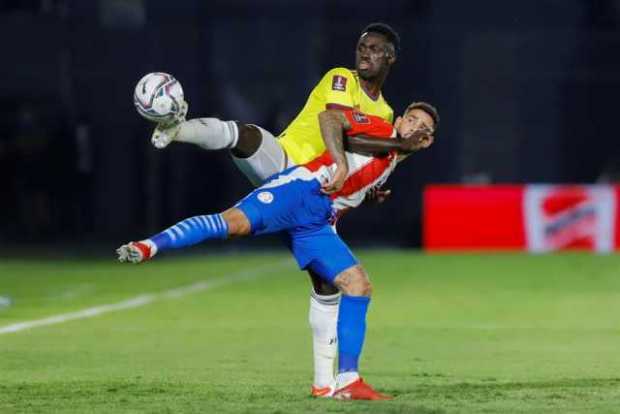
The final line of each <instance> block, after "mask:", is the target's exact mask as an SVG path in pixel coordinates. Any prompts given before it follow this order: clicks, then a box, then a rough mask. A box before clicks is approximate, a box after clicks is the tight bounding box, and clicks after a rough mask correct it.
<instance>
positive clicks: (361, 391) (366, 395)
mask: <svg viewBox="0 0 620 414" xmlns="http://www.w3.org/2000/svg"><path fill="white" fill-rule="evenodd" d="M333 397H334V398H335V399H336V400H391V399H392V398H393V397H391V396H389V395H385V394H381V393H380V392H377V391H375V390H374V389H373V388H372V387H371V386H370V385H368V384H366V383H365V382H364V380H363V379H362V378H361V377H360V378H358V379H357V380H356V381H353V382H352V383H350V384H349V385H347V386H346V387H342V388H340V389H337V390H336V392H335V393H334V396H333Z"/></svg>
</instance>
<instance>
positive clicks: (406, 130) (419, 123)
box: [394, 108, 435, 145]
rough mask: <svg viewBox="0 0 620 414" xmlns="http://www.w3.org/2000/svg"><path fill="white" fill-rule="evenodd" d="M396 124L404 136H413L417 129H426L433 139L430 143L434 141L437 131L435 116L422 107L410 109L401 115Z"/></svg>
mask: <svg viewBox="0 0 620 414" xmlns="http://www.w3.org/2000/svg"><path fill="white" fill-rule="evenodd" d="M394 126H395V127H396V130H397V131H398V135H400V136H401V137H404V138H407V137H409V136H411V134H413V133H414V132H416V131H426V132H428V136H429V138H430V139H431V142H430V143H429V144H428V145H430V144H431V143H432V136H433V134H434V133H435V122H434V121H433V117H432V116H430V115H429V114H428V113H427V112H426V111H424V110H422V109H419V108H415V109H412V110H410V111H409V112H407V113H406V114H405V115H404V116H403V117H400V118H399V119H398V120H397V122H396V123H395V124H394Z"/></svg>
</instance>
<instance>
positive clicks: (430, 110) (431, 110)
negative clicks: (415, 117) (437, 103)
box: [405, 101, 439, 131]
mask: <svg viewBox="0 0 620 414" xmlns="http://www.w3.org/2000/svg"><path fill="white" fill-rule="evenodd" d="M413 109H421V110H423V111H424V112H426V113H427V114H429V115H430V116H431V118H433V124H435V125H433V130H435V131H437V129H438V128H439V112H437V108H435V107H434V106H433V105H431V104H429V103H428V102H423V101H420V102H413V103H411V104H410V105H409V106H408V107H407V109H405V114H407V113H408V112H409V111H411V110H413Z"/></svg>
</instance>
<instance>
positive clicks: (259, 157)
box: [232, 125, 295, 187]
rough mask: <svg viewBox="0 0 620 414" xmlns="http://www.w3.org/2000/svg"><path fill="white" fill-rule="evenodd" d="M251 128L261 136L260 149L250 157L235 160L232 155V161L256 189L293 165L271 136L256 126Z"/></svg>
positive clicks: (276, 140)
mask: <svg viewBox="0 0 620 414" xmlns="http://www.w3.org/2000/svg"><path fill="white" fill-rule="evenodd" d="M253 126H255V127H256V128H258V130H259V131H260V132H261V135H262V136H263V140H262V142H261V144H260V147H258V150H256V152H255V153H254V154H253V155H252V156H251V157H248V158H237V157H235V156H234V155H233V156H232V159H233V161H234V163H235V164H236V165H237V167H238V168H239V169H240V170H241V172H243V174H245V176H246V177H248V179H249V180H250V182H251V183H252V184H253V185H254V186H255V187H258V186H259V185H261V184H262V183H263V182H265V180H266V179H267V178H268V177H270V176H272V175H274V174H276V173H279V172H282V171H284V170H285V169H287V168H289V167H292V166H294V165H295V163H293V162H292V161H291V160H290V158H289V157H288V155H287V154H286V152H284V149H283V148H282V147H281V146H280V144H279V143H278V139H277V138H276V137H274V136H273V134H271V133H270V132H268V131H266V130H264V129H263V128H261V127H259V126H258V125H253Z"/></svg>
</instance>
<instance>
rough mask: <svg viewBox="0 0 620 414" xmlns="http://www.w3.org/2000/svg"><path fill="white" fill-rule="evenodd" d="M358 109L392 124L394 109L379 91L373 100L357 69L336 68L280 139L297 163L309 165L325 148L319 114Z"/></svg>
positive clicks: (310, 97)
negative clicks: (327, 111)
mask: <svg viewBox="0 0 620 414" xmlns="http://www.w3.org/2000/svg"><path fill="white" fill-rule="evenodd" d="M339 108H347V109H351V108H354V109H357V110H358V111H360V112H363V113H365V114H370V115H375V116H378V117H380V118H383V119H385V120H386V121H388V122H390V123H392V121H393V118H394V111H393V110H392V108H391V107H390V105H388V103H387V102H386V101H385V99H383V95H381V94H379V97H378V98H377V99H373V98H371V97H370V96H368V94H367V93H366V92H365V91H364V89H363V88H362V85H361V84H360V80H359V77H358V76H357V73H356V72H355V71H354V70H350V69H346V68H334V69H332V70H330V71H329V72H327V74H325V76H323V79H321V81H320V82H319V83H318V85H317V86H316V87H315V88H314V89H313V90H312V93H310V96H309V97H308V101H306V105H305V106H304V107H303V109H302V110H301V112H300V113H299V114H298V115H297V117H296V118H295V119H294V120H293V122H291V123H290V125H289V126H288V127H287V128H286V129H285V130H284V132H282V134H280V136H279V142H280V145H281V146H282V148H284V151H285V152H286V154H287V155H288V157H289V158H290V159H291V160H292V161H293V163H295V164H297V165H299V164H305V163H307V162H308V161H311V160H313V159H315V158H316V157H318V156H319V155H321V154H322V153H323V152H324V151H325V144H324V142H323V138H321V130H320V128H319V113H320V112H322V111H324V110H325V109H339Z"/></svg>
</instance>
